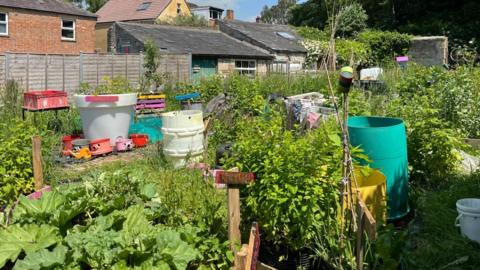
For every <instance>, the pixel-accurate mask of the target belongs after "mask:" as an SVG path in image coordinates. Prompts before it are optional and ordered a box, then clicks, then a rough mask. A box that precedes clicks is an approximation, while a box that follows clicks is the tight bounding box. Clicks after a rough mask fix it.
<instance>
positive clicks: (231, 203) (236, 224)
mask: <svg viewBox="0 0 480 270" xmlns="http://www.w3.org/2000/svg"><path fill="white" fill-rule="evenodd" d="M234 171H237V172H238V169H236V170H234ZM227 187H228V188H227V194H228V240H229V241H230V249H231V250H232V251H233V252H235V251H236V248H235V247H236V246H237V245H239V244H241V243H242V235H241V233H240V188H239V187H238V186H233V185H228V186H227Z"/></svg>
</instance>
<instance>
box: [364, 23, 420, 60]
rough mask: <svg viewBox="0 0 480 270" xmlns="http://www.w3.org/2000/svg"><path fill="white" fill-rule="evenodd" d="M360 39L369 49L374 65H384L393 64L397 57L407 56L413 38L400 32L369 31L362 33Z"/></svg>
mask: <svg viewBox="0 0 480 270" xmlns="http://www.w3.org/2000/svg"><path fill="white" fill-rule="evenodd" d="M358 39H359V41H360V42H362V43H365V44H366V45H367V46H368V47H369V49H370V51H371V54H372V55H371V60H372V62H373V63H372V64H383V63H389V62H393V61H394V57H395V56H399V55H405V54H406V53H407V52H408V49H409V48H410V43H411V39H412V37H411V36H410V35H407V34H400V33H398V32H388V31H376V30H368V31H364V32H362V33H360V34H359V36H358Z"/></svg>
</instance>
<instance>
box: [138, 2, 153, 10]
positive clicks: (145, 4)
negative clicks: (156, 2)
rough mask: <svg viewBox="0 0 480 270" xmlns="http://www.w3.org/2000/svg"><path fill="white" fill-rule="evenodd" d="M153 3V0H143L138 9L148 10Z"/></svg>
mask: <svg viewBox="0 0 480 270" xmlns="http://www.w3.org/2000/svg"><path fill="white" fill-rule="evenodd" d="M151 4H152V2H143V3H141V4H140V5H139V6H138V8H137V11H143V10H147V9H148V8H149V7H150V5H151Z"/></svg>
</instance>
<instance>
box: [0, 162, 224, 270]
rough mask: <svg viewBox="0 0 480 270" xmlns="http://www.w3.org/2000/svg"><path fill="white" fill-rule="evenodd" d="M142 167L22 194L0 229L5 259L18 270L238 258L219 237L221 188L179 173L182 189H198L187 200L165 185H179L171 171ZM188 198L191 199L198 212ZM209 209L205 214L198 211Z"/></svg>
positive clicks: (218, 262) (219, 264)
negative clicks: (37, 196) (33, 197)
mask: <svg viewBox="0 0 480 270" xmlns="http://www.w3.org/2000/svg"><path fill="white" fill-rule="evenodd" d="M138 166H139V167H136V168H135V169H132V170H116V169H115V168H112V169H107V170H106V171H104V172H103V173H98V172H92V173H91V174H89V175H87V176H84V178H83V180H84V182H82V183H80V184H74V185H71V186H62V187H60V188H57V189H56V190H54V191H52V192H49V193H44V194H43V196H42V197H41V199H39V200H29V199H27V198H26V197H21V198H20V200H19V202H18V205H17V206H16V207H15V209H14V211H13V216H12V217H11V218H10V222H9V223H7V224H5V225H6V228H5V229H1V230H0V236H2V237H1V238H2V240H1V241H0V242H1V243H0V246H2V252H0V264H1V265H3V264H5V263H6V262H8V261H10V263H12V264H14V267H15V268H14V269H40V268H41V267H45V268H49V269H50V268H55V267H56V269H57V268H58V269H72V268H75V269H84V268H85V267H86V268H94V269H166V270H168V269H176V270H178V269H201V268H202V267H203V269H229V268H230V266H231V263H232V262H233V255H232V253H231V252H230V251H229V244H228V242H227V241H225V240H223V241H220V239H219V237H223V236H222V235H225V234H222V233H221V232H222V231H225V229H224V230H222V229H220V228H219V226H222V225H224V224H225V222H224V221H223V219H222V220H220V221H218V220H216V217H212V215H223V217H224V218H226V210H222V211H221V210H220V209H219V207H218V202H217V201H215V199H216V198H217V197H218V195H216V194H214V193H213V192H215V190H214V188H213V187H211V186H207V185H205V183H204V182H203V180H202V178H201V176H200V175H198V176H199V177H195V178H193V179H192V175H191V174H186V173H184V174H182V173H181V172H177V173H178V174H175V175H178V176H180V175H183V177H182V178H180V182H179V183H175V184H176V185H177V186H176V187H182V186H185V185H189V186H190V187H189V188H190V191H193V190H198V194H197V195H194V197H193V194H192V197H191V198H190V197H189V196H186V197H185V198H184V196H180V195H179V194H186V193H187V192H188V190H186V189H185V190H181V189H179V190H176V192H180V191H183V192H185V193H178V194H177V195H176V196H177V199H175V200H174V199H173V198H170V199H168V197H167V196H172V194H165V193H166V192H170V193H175V192H173V191H171V190H168V191H165V190H164V189H165V188H166V187H167V186H168V185H172V184H173V182H174V181H173V180H174V179H173V178H172V177H174V175H170V176H168V174H170V173H172V172H171V171H170V172H169V173H168V174H164V175H158V174H155V173H153V172H152V173H149V174H148V175H145V174H144V171H145V170H144V169H145V167H142V166H144V165H141V164H139V165H138ZM168 177H170V179H171V180H169V181H168V183H166V182H164V181H165V179H166V178H167V179H168ZM143 179H150V180H149V182H146V181H145V180H143ZM192 180H193V181H192ZM180 183H181V184H180ZM157 190H158V191H162V195H160V193H158V192H157ZM164 191H165V192H164ZM202 193H203V194H202ZM207 196H208V199H207ZM181 200H191V201H189V203H190V204H191V208H192V209H187V208H186V207H185V206H187V202H182V203H181V204H179V203H180V201H181ZM164 201H165V203H164ZM195 203H196V204H197V205H194V204H195ZM209 204H212V207H210V209H207V208H208V207H206V206H208V205H209ZM182 207H185V208H182ZM202 207H205V209H204V210H203V211H204V212H200V210H198V208H202ZM3 222H5V220H3ZM10 223H11V224H10ZM5 225H4V226H5ZM27 233H28V235H27ZM217 235H218V236H217ZM17 238H18V239H20V240H21V241H19V240H15V239H17ZM223 239H225V238H223ZM2 241H3V242H2ZM23 241H25V242H23ZM55 246H56V247H55ZM52 247H55V248H52ZM47 248H48V249H47ZM23 253H25V255H26V256H21V254H23ZM17 258H18V259H17ZM16 259H17V260H16ZM1 265H0V266H1ZM42 269H43V268H42Z"/></svg>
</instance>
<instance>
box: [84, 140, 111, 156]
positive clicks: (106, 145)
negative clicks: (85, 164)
mask: <svg viewBox="0 0 480 270" xmlns="http://www.w3.org/2000/svg"><path fill="white" fill-rule="evenodd" d="M90 151H92V155H94V156H100V155H105V154H109V153H111V152H113V148H112V146H111V144H110V139H109V138H102V139H97V140H93V141H91V142H90Z"/></svg>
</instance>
